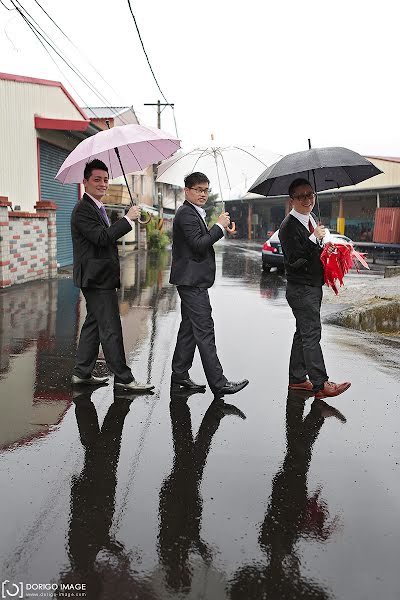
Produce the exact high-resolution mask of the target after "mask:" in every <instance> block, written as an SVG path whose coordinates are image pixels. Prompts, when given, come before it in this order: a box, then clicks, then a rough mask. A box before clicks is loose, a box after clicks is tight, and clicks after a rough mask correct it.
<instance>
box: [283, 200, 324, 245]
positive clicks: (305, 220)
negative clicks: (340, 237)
mask: <svg viewBox="0 0 400 600" xmlns="http://www.w3.org/2000/svg"><path fill="white" fill-rule="evenodd" d="M290 214H291V215H292V217H295V219H297V220H298V221H300V223H301V224H302V225H304V227H305V228H306V229H307V231H310V229H309V227H308V223H309V221H311V225H312V226H313V227H314V229H315V228H316V227H317V223H316V222H315V219H314V218H313V217H312V215H311V213H310V214H308V215H303V214H302V213H299V212H297V210H294V208H292V210H291V211H290ZM309 240H310V242H313V243H314V244H318V243H319V241H318V240H317V238H316V237H315V235H314V234H313V233H312V234H311V235H310V236H309ZM321 242H322V240H321Z"/></svg>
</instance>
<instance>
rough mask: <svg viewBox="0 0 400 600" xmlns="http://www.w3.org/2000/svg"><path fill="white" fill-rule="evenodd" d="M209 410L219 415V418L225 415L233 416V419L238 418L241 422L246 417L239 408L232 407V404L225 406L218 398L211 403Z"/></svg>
mask: <svg viewBox="0 0 400 600" xmlns="http://www.w3.org/2000/svg"><path fill="white" fill-rule="evenodd" d="M210 410H212V411H215V412H216V413H219V416H220V417H221V418H222V417H225V416H227V415H234V416H235V417H240V418H241V419H243V420H244V419H246V415H245V414H244V412H242V411H241V410H240V408H238V407H237V406H234V405H233V404H226V403H225V402H224V401H223V400H221V398H219V397H218V396H217V397H216V398H215V399H214V401H213V402H212V403H211V406H210Z"/></svg>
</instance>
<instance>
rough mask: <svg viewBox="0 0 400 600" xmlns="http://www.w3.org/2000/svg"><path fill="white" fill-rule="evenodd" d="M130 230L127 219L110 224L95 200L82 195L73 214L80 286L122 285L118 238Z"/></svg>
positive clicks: (77, 277) (73, 234) (76, 263)
mask: <svg viewBox="0 0 400 600" xmlns="http://www.w3.org/2000/svg"><path fill="white" fill-rule="evenodd" d="M130 230H131V226H130V224H129V222H128V221H127V220H126V219H125V218H122V219H119V221H116V222H115V223H113V224H112V225H111V226H110V227H108V225H107V223H106V222H105V220H104V219H103V216H102V214H101V212H100V210H99V209H98V208H97V206H96V204H95V203H94V202H93V200H92V199H91V198H89V196H87V195H86V194H84V195H83V197H82V200H80V201H79V202H78V204H77V205H76V206H75V208H74V210H73V211H72V215H71V235H72V242H73V250H74V284H75V285H76V286H77V287H79V288H100V289H105V290H110V289H115V288H117V287H120V285H121V283H120V278H119V277H120V269H119V257H118V248H117V240H118V239H119V238H120V237H122V236H123V235H125V234H126V233H128V231H130Z"/></svg>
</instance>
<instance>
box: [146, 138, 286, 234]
mask: <svg viewBox="0 0 400 600" xmlns="http://www.w3.org/2000/svg"><path fill="white" fill-rule="evenodd" d="M211 138H212V139H211V143H210V145H209V146H207V145H204V146H197V147H196V148H193V149H191V150H187V151H184V150H181V151H179V152H177V153H176V154H174V156H173V157H171V158H169V159H168V160H164V161H163V162H162V163H161V164H160V165H159V166H158V170H157V174H158V176H157V181H160V182H162V183H170V184H172V185H179V186H181V187H183V185H184V183H183V180H184V178H185V177H186V175H189V174H190V173H194V172H196V171H200V172H201V173H204V174H205V175H207V177H208V179H209V180H210V186H211V188H212V189H213V190H214V191H215V190H218V192H219V195H220V199H221V202H222V206H223V210H225V199H227V198H228V197H229V194H230V192H231V190H233V189H247V188H248V182H249V181H254V180H255V179H256V178H257V177H258V176H259V175H261V173H263V172H264V170H265V169H266V167H268V166H270V165H271V164H273V163H274V162H276V161H277V160H279V158H281V155H280V154H276V153H275V152H271V151H269V150H265V149H264V148H259V147H256V146H236V145H230V146H228V145H226V146H224V145H218V144H217V143H216V142H215V141H214V139H213V137H212V136H211ZM235 229H236V226H235V223H232V226H231V227H230V228H228V231H229V232H230V233H233V232H234V231H235Z"/></svg>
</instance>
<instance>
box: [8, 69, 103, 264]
mask: <svg viewBox="0 0 400 600" xmlns="http://www.w3.org/2000/svg"><path fill="white" fill-rule="evenodd" d="M0 120H1V123H2V131H1V136H0V196H3V197H6V198H7V199H8V202H9V203H11V207H12V209H13V211H17V212H18V211H21V212H24V213H30V214H32V213H33V212H34V208H35V206H36V205H37V204H38V202H40V201H50V202H53V203H55V204H56V205H57V210H56V238H57V259H56V260H57V263H58V265H59V266H64V265H69V264H71V263H72V241H71V236H70V215H71V212H72V209H73V207H74V206H75V204H76V202H77V201H78V199H79V197H80V186H79V185H78V184H74V185H65V186H63V185H61V183H59V182H58V181H56V180H55V179H54V177H55V175H56V173H57V171H58V169H59V167H60V166H61V164H62V162H63V161H64V160H65V158H66V157H67V156H68V154H69V153H70V151H71V150H73V149H74V148H75V147H76V146H77V145H78V144H79V142H81V141H82V140H83V139H85V138H86V137H89V136H91V135H94V134H95V133H97V131H99V128H98V127H97V126H96V125H94V124H93V123H92V122H91V121H90V119H88V118H87V116H86V114H85V113H84V112H83V110H82V109H81V108H80V107H79V106H78V104H77V103H76V101H75V100H74V99H73V98H72V96H71V95H70V94H69V93H68V91H67V90H66V89H65V87H64V86H63V85H62V83H60V82H59V81H49V80H47V79H36V78H33V77H25V76H20V75H12V74H10V73H0ZM16 215H17V213H16Z"/></svg>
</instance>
